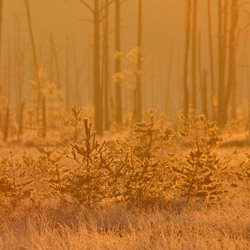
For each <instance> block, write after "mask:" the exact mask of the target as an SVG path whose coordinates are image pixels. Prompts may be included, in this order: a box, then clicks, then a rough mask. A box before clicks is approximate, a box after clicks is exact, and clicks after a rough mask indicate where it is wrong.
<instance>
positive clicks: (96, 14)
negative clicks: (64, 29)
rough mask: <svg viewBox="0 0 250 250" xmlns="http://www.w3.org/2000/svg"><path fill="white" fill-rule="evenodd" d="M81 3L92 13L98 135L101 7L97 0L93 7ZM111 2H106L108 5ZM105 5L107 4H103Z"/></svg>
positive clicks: (100, 129)
mask: <svg viewBox="0 0 250 250" xmlns="http://www.w3.org/2000/svg"><path fill="white" fill-rule="evenodd" d="M80 2H81V3H83V5H84V6H85V7H86V8H87V9H88V10H90V12H91V13H92V14H93V23H94V32H93V42H94V46H93V93H94V109H95V115H94V116H95V129H96V132H97V134H98V135H103V95H102V84H101V72H100V21H101V19H100V16H101V11H102V9H103V7H102V8H101V4H100V1H99V0H94V5H93V7H92V6H91V5H89V4H88V2H87V1H85V0H80ZM110 3H111V2H108V5H109V4H110ZM104 7H107V6H104Z"/></svg>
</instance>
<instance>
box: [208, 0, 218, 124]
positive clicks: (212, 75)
mask: <svg viewBox="0 0 250 250" xmlns="http://www.w3.org/2000/svg"><path fill="white" fill-rule="evenodd" d="M210 1H211V0H207V11H208V13H207V14H208V40H209V63H210V81H211V91H212V95H211V100H212V111H213V120H216V106H217V104H216V90H215V77H214V55H213V40H212V23H211V4H210Z"/></svg>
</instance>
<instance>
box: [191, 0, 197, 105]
mask: <svg viewBox="0 0 250 250" xmlns="http://www.w3.org/2000/svg"><path fill="white" fill-rule="evenodd" d="M196 44H197V0H194V1H193V31H192V108H193V109H196V108H197V99H196V97H197V86H196V70H197V65H196V62H197V60H196V59H197V58H196V49H197V46H196Z"/></svg>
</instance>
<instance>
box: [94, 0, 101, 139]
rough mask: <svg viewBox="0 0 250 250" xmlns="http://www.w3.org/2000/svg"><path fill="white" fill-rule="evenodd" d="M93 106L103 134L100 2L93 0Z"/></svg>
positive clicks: (97, 130) (97, 129) (98, 128)
mask: <svg viewBox="0 0 250 250" xmlns="http://www.w3.org/2000/svg"><path fill="white" fill-rule="evenodd" d="M93 55H94V67H93V79H94V106H95V128H96V132H97V133H98V134H99V135H102V134H103V101H102V99H103V98H102V86H101V77H100V2H99V0H95V5H94V51H93Z"/></svg>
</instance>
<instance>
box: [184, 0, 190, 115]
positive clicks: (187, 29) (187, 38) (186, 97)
mask: <svg viewBox="0 0 250 250" xmlns="http://www.w3.org/2000/svg"><path fill="white" fill-rule="evenodd" d="M190 19H191V0H186V27H185V33H186V34H185V54H184V71H183V90H184V95H183V97H184V116H185V117H187V116H188V112H189V92H188V58H189V47H190V30H191V21H190Z"/></svg>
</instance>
